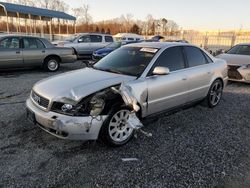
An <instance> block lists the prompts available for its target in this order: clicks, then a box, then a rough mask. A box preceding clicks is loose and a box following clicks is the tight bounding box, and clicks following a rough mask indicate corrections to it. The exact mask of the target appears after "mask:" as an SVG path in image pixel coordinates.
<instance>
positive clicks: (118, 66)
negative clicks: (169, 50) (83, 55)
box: [93, 47, 158, 77]
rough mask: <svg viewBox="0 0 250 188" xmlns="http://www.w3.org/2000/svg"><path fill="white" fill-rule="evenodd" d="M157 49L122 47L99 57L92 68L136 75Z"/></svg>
mask: <svg viewBox="0 0 250 188" xmlns="http://www.w3.org/2000/svg"><path fill="white" fill-rule="evenodd" d="M157 51H158V49H156V48H143V47H123V48H120V49H117V50H115V51H114V52H112V53H111V54H109V55H108V56H106V57H104V58H103V59H101V60H100V61H99V62H98V63H96V64H95V65H94V66H93V68H94V69H99V70H103V71H108V72H114V73H118V74H125V75H131V76H137V77H138V76H140V75H141V74H142V73H143V71H144V70H145V68H146V67H147V66H148V64H149V63H150V61H151V60H152V58H153V57H154V56H155V54H156V53H157Z"/></svg>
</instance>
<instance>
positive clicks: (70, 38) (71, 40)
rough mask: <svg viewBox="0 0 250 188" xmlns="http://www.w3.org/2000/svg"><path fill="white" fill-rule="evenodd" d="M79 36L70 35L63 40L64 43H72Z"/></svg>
mask: <svg viewBox="0 0 250 188" xmlns="http://www.w3.org/2000/svg"><path fill="white" fill-rule="evenodd" d="M78 36H79V35H72V36H69V37H67V38H66V39H65V41H69V42H73V41H74V40H76V38H77V37H78Z"/></svg>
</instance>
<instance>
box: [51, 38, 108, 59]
mask: <svg viewBox="0 0 250 188" xmlns="http://www.w3.org/2000/svg"><path fill="white" fill-rule="evenodd" d="M90 35H97V36H101V37H102V41H101V42H91V41H90V42H78V41H79V39H80V38H81V37H83V36H90ZM105 36H110V37H112V35H109V34H100V33H81V34H78V36H77V37H76V39H75V40H74V41H72V42H70V41H63V42H57V43H55V44H58V46H60V44H61V45H63V46H64V47H71V48H74V49H75V50H76V52H77V54H78V55H79V56H84V55H92V54H93V52H94V51H95V50H97V49H99V48H103V47H105V46H107V45H108V44H110V43H111V42H106V41H105Z"/></svg>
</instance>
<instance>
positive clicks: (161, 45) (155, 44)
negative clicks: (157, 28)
mask: <svg viewBox="0 0 250 188" xmlns="http://www.w3.org/2000/svg"><path fill="white" fill-rule="evenodd" d="M187 45H189V44H186V43H180V42H141V43H133V44H128V45H125V46H131V47H145V48H158V49H161V48H166V47H171V46H187ZM189 46H191V45H189Z"/></svg>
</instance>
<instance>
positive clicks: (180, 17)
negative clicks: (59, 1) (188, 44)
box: [64, 0, 250, 30]
mask: <svg viewBox="0 0 250 188" xmlns="http://www.w3.org/2000/svg"><path fill="white" fill-rule="evenodd" d="M64 1H65V2H66V3H68V4H69V5H70V6H71V7H74V8H75V7H79V6H80V5H81V4H88V5H89V6H90V14H91V16H92V17H93V20H94V21H102V20H106V19H111V18H115V17H120V16H121V15H122V14H127V13H130V14H132V15H133V16H134V18H135V19H145V18H146V16H147V15H148V14H152V15H153V16H154V17H155V18H163V17H164V18H166V19H171V20H174V21H175V22H177V23H178V24H179V25H180V26H181V27H182V28H183V29H198V30H227V29H240V28H242V29H250V1H249V0H64Z"/></svg>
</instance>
